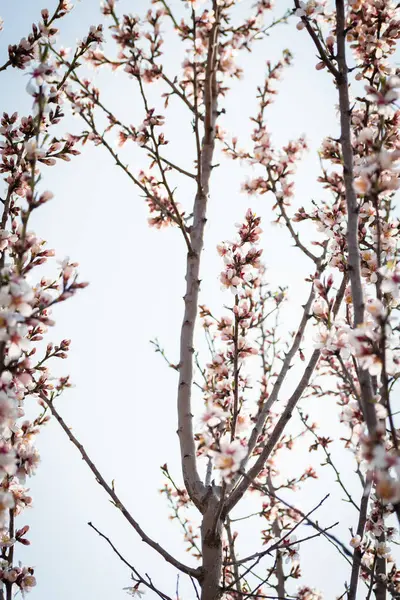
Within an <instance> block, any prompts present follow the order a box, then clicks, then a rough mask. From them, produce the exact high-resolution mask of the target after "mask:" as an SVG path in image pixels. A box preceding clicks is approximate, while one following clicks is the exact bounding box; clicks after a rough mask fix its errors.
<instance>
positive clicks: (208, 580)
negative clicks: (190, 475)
mask: <svg viewBox="0 0 400 600" xmlns="http://www.w3.org/2000/svg"><path fill="white" fill-rule="evenodd" d="M218 512H219V499H218V498H217V497H216V496H215V495H213V496H211V497H210V499H209V502H208V506H207V510H206V512H205V514H204V516H203V522H202V524H201V544H202V554H203V565H202V569H203V577H202V580H201V600H218V599H219V598H221V586H220V581H221V575H222V521H221V519H220V518H219V516H218Z"/></svg>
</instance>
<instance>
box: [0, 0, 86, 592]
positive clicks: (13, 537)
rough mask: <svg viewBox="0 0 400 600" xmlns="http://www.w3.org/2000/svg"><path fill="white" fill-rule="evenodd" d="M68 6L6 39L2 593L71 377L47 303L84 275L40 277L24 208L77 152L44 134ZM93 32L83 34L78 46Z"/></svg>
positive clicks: (23, 573)
mask: <svg viewBox="0 0 400 600" xmlns="http://www.w3.org/2000/svg"><path fill="white" fill-rule="evenodd" d="M70 8H71V6H70V5H69V3H68V2H66V1H61V2H59V3H58V7H57V9H56V11H55V13H54V14H53V15H52V16H50V15H49V13H48V11H47V10H43V11H42V21H41V22H40V23H39V25H38V26H36V25H34V26H33V33H32V34H31V35H30V36H29V37H28V38H27V39H24V40H22V41H21V42H20V44H19V45H16V46H10V48H9V62H10V65H11V66H13V67H17V68H21V69H25V68H27V67H28V65H29V66H30V69H31V70H30V72H29V75H30V78H29V83H28V91H29V93H30V94H31V95H32V96H33V115H31V116H28V117H22V118H20V117H19V116H18V114H17V113H14V114H12V115H9V114H6V113H4V114H3V116H2V118H1V123H0V135H1V141H0V156H1V162H0V173H2V174H3V176H4V195H3V194H2V196H3V198H4V200H3V207H2V214H1V224H0V547H1V555H2V560H1V564H0V582H1V586H2V588H3V589H5V590H6V595H7V597H9V598H11V597H13V596H14V593H16V591H18V590H19V591H20V592H21V593H22V594H25V593H26V592H29V590H30V589H31V588H33V587H34V586H35V585H36V580H35V576H34V570H33V568H31V567H24V566H22V565H21V564H20V565H19V566H16V565H15V564H14V557H15V553H16V552H15V551H16V547H17V546H18V544H23V545H29V543H30V542H29V539H27V537H26V534H27V533H28V530H29V527H28V526H23V527H21V528H20V529H16V528H15V519H16V517H17V516H19V515H20V513H21V512H22V511H23V509H24V508H26V507H29V506H30V505H31V503H32V499H31V497H30V495H29V490H28V488H26V487H25V486H26V482H27V478H29V477H31V476H32V475H34V473H35V471H36V468H37V466H38V464H39V453H38V450H37V448H36V446H35V440H36V437H37V435H38V434H39V433H40V431H41V428H42V427H43V426H44V425H45V424H46V423H47V422H48V420H49V418H50V417H49V414H48V412H49V410H48V408H49V407H48V405H49V403H51V402H53V401H54V400H55V398H57V397H58V396H59V395H60V394H61V392H62V391H63V390H64V389H65V388H67V387H69V385H70V383H69V380H68V377H61V378H59V379H56V378H54V377H52V376H51V374H50V371H49V369H48V362H49V361H51V360H52V359H54V358H60V359H65V358H66V357H67V353H68V350H69V344H70V342H69V340H62V341H61V342H60V343H59V344H57V345H54V344H51V343H49V344H48V345H47V347H46V346H45V347H44V350H43V344H42V340H43V339H44V336H45V334H46V332H47V330H48V328H49V327H51V326H52V325H53V324H54V321H53V320H52V319H51V309H52V307H53V306H55V305H56V304H58V303H60V302H63V301H64V300H66V299H68V298H69V297H71V296H72V295H74V294H75V292H76V291H77V290H79V289H81V288H83V287H85V285H86V284H84V283H79V282H78V280H77V273H76V267H77V264H76V263H72V262H71V261H70V260H69V259H66V260H65V261H63V262H62V263H61V265H60V268H59V269H58V272H56V274H55V276H54V277H52V278H50V279H49V278H45V277H40V275H38V274H37V273H39V272H40V267H41V266H42V265H43V264H44V263H45V262H47V261H48V259H49V258H51V257H53V256H54V251H53V250H51V249H48V248H47V247H46V242H45V241H44V240H42V239H40V238H39V237H38V236H37V235H36V234H35V233H34V232H32V231H31V230H30V229H29V224H30V218H31V215H32V212H33V211H34V210H36V209H38V208H40V207H41V206H43V205H44V204H45V203H46V202H48V201H49V200H51V198H52V194H51V193H50V192H48V191H45V190H43V191H42V190H40V189H39V187H40V183H41V173H40V167H41V166H42V165H46V166H52V165H55V164H57V162H58V160H63V161H69V160H70V158H71V156H74V155H76V154H78V151H77V150H76V149H75V148H74V145H75V141H74V139H73V138H72V137H71V136H65V138H61V139H57V138H55V137H53V138H51V137H50V135H49V132H50V131H51V128H52V127H53V126H54V125H57V124H58V123H60V121H61V119H62V117H63V112H62V108H61V105H62V97H61V90H62V88H63V86H64V84H65V83H66V80H67V76H68V74H66V75H65V74H63V73H60V72H59V71H58V70H57V65H56V64H55V63H52V62H51V60H50V55H49V49H48V44H49V43H50V42H51V41H53V40H54V36H55V34H56V33H57V29H56V27H54V22H55V21H56V20H57V19H59V18H61V17H62V16H64V15H65V14H67V13H68V12H69V10H70ZM89 38H90V39H89ZM95 38H96V35H95V34H93V35H92V36H91V34H89V36H88V39H87V40H86V42H85V44H86V45H85V46H84V47H85V49H87V47H88V45H90V44H91V43H94V42H95ZM28 401H29V402H30V403H32V402H33V403H34V404H33V406H34V405H35V404H38V405H39V412H38V415H37V416H36V417H35V418H33V419H27V418H26V416H25V405H26V403H27V402H28ZM30 412H31V411H30ZM2 593H3V592H2Z"/></svg>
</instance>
